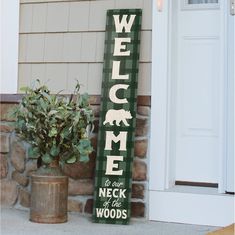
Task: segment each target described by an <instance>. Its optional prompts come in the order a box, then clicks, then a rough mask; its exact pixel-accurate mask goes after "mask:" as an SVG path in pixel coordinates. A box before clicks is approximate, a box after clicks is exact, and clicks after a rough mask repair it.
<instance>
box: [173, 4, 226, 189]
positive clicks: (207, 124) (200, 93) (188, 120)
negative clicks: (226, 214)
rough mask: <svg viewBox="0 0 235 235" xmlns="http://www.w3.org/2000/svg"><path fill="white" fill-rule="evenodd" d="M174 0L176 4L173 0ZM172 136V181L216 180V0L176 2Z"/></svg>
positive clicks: (220, 82) (219, 116)
mask: <svg viewBox="0 0 235 235" xmlns="http://www.w3.org/2000/svg"><path fill="white" fill-rule="evenodd" d="M176 3H178V4H176ZM174 4H176V5H177V6H176V7H175V8H173V9H175V11H177V12H176V14H175V19H176V20H175V21H174V24H173V27H176V30H175V34H173V37H176V38H175V40H176V42H177V43H176V44H175V47H176V48H175V51H174V53H176V56H175V57H173V58H175V61H172V65H173V71H174V73H172V79H174V80H175V84H174V85H173V87H172V89H174V90H175V91H173V92H172V94H173V97H172V101H173V102H172V107H171V109H172V110H174V111H175V115H173V116H172V127H173V128H172V130H174V132H173V133H172V134H173V135H174V136H175V139H172V140H173V142H175V143H173V146H174V151H173V152H172V154H175V162H176V168H175V180H176V182H181V183H182V182H185V181H186V182H190V183H192V184H193V183H194V182H197V183H198V182H201V183H213V184H214V186H216V184H217V183H218V178H219V159H220V157H221V155H222V154H223V144H224V143H223V131H224V130H223V128H222V127H223V118H224V116H223V114H224V106H223V103H224V100H223V99H224V93H223V91H224V84H225V76H224V73H223V69H224V67H223V64H221V61H223V59H222V57H223V54H222V53H221V45H222V44H221V42H222V40H223V38H222V37H221V33H222V30H223V29H221V26H220V11H221V8H220V6H219V2H218V0H181V1H175V3H174Z"/></svg>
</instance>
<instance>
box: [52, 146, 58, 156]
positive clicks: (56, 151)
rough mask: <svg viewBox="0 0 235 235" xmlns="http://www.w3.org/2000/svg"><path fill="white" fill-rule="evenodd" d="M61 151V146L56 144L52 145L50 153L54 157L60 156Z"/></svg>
mask: <svg viewBox="0 0 235 235" xmlns="http://www.w3.org/2000/svg"><path fill="white" fill-rule="evenodd" d="M59 153H60V148H59V147H56V146H55V145H53V146H52V148H51V151H50V154H51V155H52V156H53V157H56V156H58V155H59Z"/></svg>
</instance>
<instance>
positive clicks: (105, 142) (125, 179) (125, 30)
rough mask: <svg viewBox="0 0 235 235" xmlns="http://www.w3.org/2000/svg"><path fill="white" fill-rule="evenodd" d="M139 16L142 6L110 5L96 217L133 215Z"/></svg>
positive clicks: (113, 219) (109, 219)
mask: <svg viewBox="0 0 235 235" xmlns="http://www.w3.org/2000/svg"><path fill="white" fill-rule="evenodd" d="M141 16H142V10H141V9H122V10H108V11H107V24H106V36H105V52H104V68H103V81H102V96H101V112H100V122H99V135H98V150H97V160H96V172H95V173H96V177H95V194H94V208H93V221H94V222H99V223H112V224H127V223H128V222H129V219H130V199H131V182H132V163H133V155H134V138H135V126H136V101H137V84H138V67H139V66H138V63H139V46H140V30H141Z"/></svg>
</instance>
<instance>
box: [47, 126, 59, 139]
mask: <svg viewBox="0 0 235 235" xmlns="http://www.w3.org/2000/svg"><path fill="white" fill-rule="evenodd" d="M56 135H57V129H56V128H55V127H52V128H51V130H50V131H49V134H48V136H49V137H53V136H56Z"/></svg>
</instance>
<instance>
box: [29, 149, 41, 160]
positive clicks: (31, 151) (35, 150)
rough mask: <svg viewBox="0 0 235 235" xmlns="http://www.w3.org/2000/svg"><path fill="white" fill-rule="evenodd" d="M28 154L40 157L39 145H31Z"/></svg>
mask: <svg viewBox="0 0 235 235" xmlns="http://www.w3.org/2000/svg"><path fill="white" fill-rule="evenodd" d="M28 155H29V157H30V158H39V149H38V147H32V146H31V147H29V149H28Z"/></svg>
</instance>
